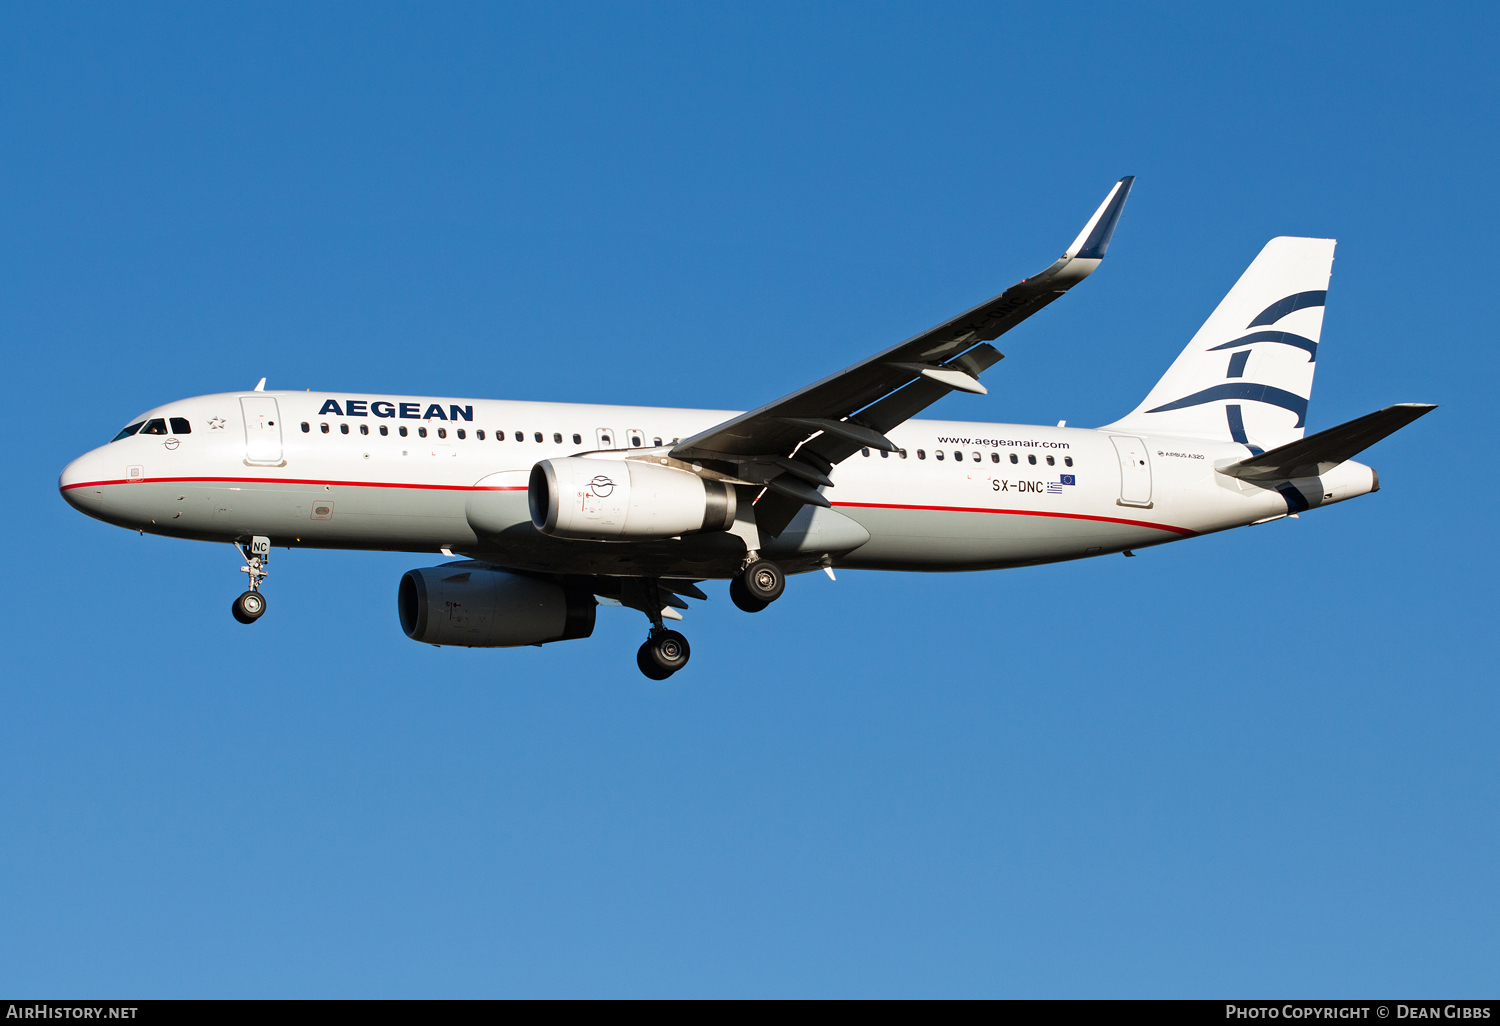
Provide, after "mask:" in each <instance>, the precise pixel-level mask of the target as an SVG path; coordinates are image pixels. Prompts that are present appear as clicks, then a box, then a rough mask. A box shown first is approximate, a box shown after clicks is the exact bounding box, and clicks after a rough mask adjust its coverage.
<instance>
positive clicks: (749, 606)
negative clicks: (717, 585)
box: [729, 577, 771, 613]
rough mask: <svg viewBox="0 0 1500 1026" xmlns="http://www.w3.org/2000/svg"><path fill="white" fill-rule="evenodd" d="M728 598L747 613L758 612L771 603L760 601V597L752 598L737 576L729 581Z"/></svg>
mask: <svg viewBox="0 0 1500 1026" xmlns="http://www.w3.org/2000/svg"><path fill="white" fill-rule="evenodd" d="M729 600H730V601H731V602H733V603H734V604H735V605H737V606H739V607H740V608H741V609H743V610H744V611H745V612H747V613H758V612H760V611H761V610H762V609H764V608H766V606H769V605H770V604H771V603H769V602H762V601H760V599H757V598H753V597H752V596H751V595H750V593H749V592H748V591H746V590H745V582H744V581H742V580H740V579H739V578H738V577H736V578H734V579H733V580H731V581H730V582H729Z"/></svg>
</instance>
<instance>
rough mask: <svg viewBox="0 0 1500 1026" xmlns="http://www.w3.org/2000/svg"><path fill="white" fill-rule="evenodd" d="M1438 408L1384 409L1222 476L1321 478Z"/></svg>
mask: <svg viewBox="0 0 1500 1026" xmlns="http://www.w3.org/2000/svg"><path fill="white" fill-rule="evenodd" d="M1435 409H1437V407H1436V406H1433V405H1429V404H1427V403H1398V404H1396V405H1395V406H1387V407H1386V408H1385V409H1383V410H1376V411H1375V412H1374V413H1369V414H1366V415H1365V416H1363V417H1357V418H1355V419H1354V420H1351V421H1349V422H1348V423H1347V424H1340V425H1339V426H1338V427H1331V428H1329V429H1328V430H1327V431H1319V432H1318V433H1317V434H1315V435H1309V436H1308V437H1306V438H1301V439H1298V440H1297V441H1295V442H1288V443H1287V444H1286V445H1283V446H1279V447H1277V448H1275V449H1272V450H1271V451H1270V452H1263V453H1261V454H1260V455H1258V456H1251V457H1250V458H1248V459H1243V460H1240V461H1239V462H1238V463H1231V464H1230V465H1229V466H1227V467H1220V468H1219V473H1221V474H1228V475H1229V476H1230V477H1241V478H1245V479H1246V480H1263V481H1264V480H1283V479H1287V480H1290V479H1292V478H1300V477H1317V476H1318V475H1320V474H1326V473H1328V471H1330V470H1332V469H1333V468H1334V467H1336V466H1338V465H1339V464H1340V463H1343V462H1344V461H1345V460H1351V459H1353V458H1354V457H1355V456H1356V455H1358V454H1359V453H1361V452H1363V451H1364V450H1366V449H1368V448H1369V447H1370V446H1372V445H1374V444H1375V443H1376V442H1378V441H1380V440H1381V439H1382V438H1384V437H1385V436H1386V435H1390V434H1394V433H1395V432H1397V431H1400V430H1401V429H1402V428H1404V427H1406V425H1408V424H1410V423H1411V422H1412V421H1414V420H1416V419H1417V418H1418V417H1421V416H1424V415H1425V414H1428V413H1431V412H1432V411H1433V410H1435Z"/></svg>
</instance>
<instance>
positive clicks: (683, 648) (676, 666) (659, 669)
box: [635, 630, 692, 680]
mask: <svg viewBox="0 0 1500 1026" xmlns="http://www.w3.org/2000/svg"><path fill="white" fill-rule="evenodd" d="M691 654H692V650H691V649H690V648H689V647H688V640H687V638H684V637H683V636H682V635H681V634H678V633H677V632H676V631H668V630H656V631H652V632H651V636H650V637H649V638H647V639H646V642H645V644H643V645H641V647H640V650H639V651H638V652H636V654H635V664H636V665H637V666H639V667H640V668H641V672H642V673H644V674H645V675H646V676H648V677H650V678H651V679H652V680H666V679H667V678H668V677H670V676H672V674H674V673H676V672H677V671H678V670H680V669H682V668H683V667H684V666H686V665H687V661H688V656H690V655H691Z"/></svg>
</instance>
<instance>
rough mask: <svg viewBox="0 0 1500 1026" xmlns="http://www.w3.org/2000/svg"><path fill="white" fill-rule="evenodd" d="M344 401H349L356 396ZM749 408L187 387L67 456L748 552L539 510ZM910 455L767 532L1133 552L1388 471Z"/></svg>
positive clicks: (193, 513) (178, 512)
mask: <svg viewBox="0 0 1500 1026" xmlns="http://www.w3.org/2000/svg"><path fill="white" fill-rule="evenodd" d="M335 410H336V411H337V412H334V411H335ZM732 416H734V414H733V413H732V412H730V411H723V410H693V409H668V408H655V407H636V406H596V405H583V404H571V403H532V402H511V401H497V400H474V399H462V400H454V399H435V398H430V397H424V398H413V397H410V396H369V395H349V394H340V393H327V392H319V393H312V392H244V393H225V394H221V395H210V396H200V397H197V398H193V399H184V400H181V401H179V402H173V403H169V404H166V405H164V406H162V407H159V408H158V409H155V410H152V411H150V412H148V413H146V414H143V415H142V416H141V417H140V418H138V420H140V421H145V422H148V423H149V422H150V421H153V420H157V419H160V420H162V421H163V422H164V423H166V424H168V425H170V424H171V418H178V419H179V426H180V421H181V420H186V421H187V422H188V424H189V426H190V428H191V430H190V431H189V432H186V433H184V432H181V431H172V430H170V427H169V429H168V433H166V434H143V433H137V434H134V435H131V436H129V437H125V438H121V439H119V440H117V441H114V442H111V443H109V444H106V445H103V446H100V447H99V448H97V449H95V450H93V451H91V452H89V453H87V454H85V455H84V456H82V457H80V458H79V459H77V460H75V461H73V462H72V463H71V464H69V465H68V467H67V468H66V469H65V470H64V471H63V474H62V478H61V480H60V483H59V487H60V488H61V490H62V494H63V495H64V497H65V498H66V499H67V500H68V502H69V503H71V504H72V505H73V506H75V507H77V508H78V509H79V510H82V511H83V512H85V513H87V514H89V515H90V516H93V517H96V518H98V519H100V520H104V521H106V522H108V523H112V524H117V525H119V526H122V527H127V528H131V529H135V530H140V531H149V532H152V533H154V534H161V535H170V536H178V537H186V538H197V539H202V540H210V541H223V542H229V541H235V540H244V539H248V538H249V537H251V536H253V535H261V536H265V537H269V538H270V539H271V540H272V544H274V545H277V546H282V545H285V546H290V547H296V546H306V547H321V548H352V549H385V550H406V551H415V552H439V551H444V550H447V551H448V552H451V553H462V554H464V555H469V556H473V557H474V558H479V559H484V560H488V561H490V562H493V563H496V564H499V565H503V566H510V567H514V568H516V569H522V570H534V571H542V572H548V573H554V574H603V575H611V574H613V575H638V574H661V575H678V576H691V577H696V578H710V577H730V576H733V575H734V574H735V573H737V572H738V570H739V568H740V566H741V564H742V561H743V556H744V546H743V545H742V544H739V543H738V542H737V541H735V542H734V544H726V542H727V541H734V540H733V539H726V538H725V536H723V535H722V534H721V535H718V536H715V537H709V536H705V535H685V536H683V537H681V538H673V539H666V540H663V541H655V542H635V543H607V542H577V541H566V540H559V539H554V538H548V537H546V536H545V535H542V534H541V533H540V532H538V531H537V530H536V529H535V528H534V527H533V526H532V523H531V517H530V513H529V510H528V506H527V502H526V490H525V489H526V477H527V473H528V472H529V471H530V469H531V468H532V466H533V465H535V464H536V463H537V461H539V460H543V459H553V458H558V457H564V456H573V455H577V454H580V453H587V452H596V451H600V450H605V451H615V452H618V451H619V450H631V449H639V450H646V449H651V448H655V447H658V446H666V447H670V446H671V444H672V443H673V441H674V440H676V439H680V438H687V437H689V436H692V435H694V434H695V433H697V432H700V431H703V430H705V429H707V428H710V427H712V426H713V425H715V424H719V423H722V422H723V421H725V420H727V419H728V418H730V417H732ZM889 437H890V438H891V440H892V441H893V442H895V443H896V444H897V445H899V446H901V447H902V449H903V450H904V453H905V455H904V456H902V455H900V454H896V453H891V454H885V453H881V452H879V451H876V450H868V451H867V452H865V453H863V454H860V453H856V454H855V455H854V456H853V457H851V458H849V459H848V460H846V461H845V462H844V463H842V464H840V465H839V466H837V467H835V468H834V470H833V472H832V475H831V476H832V479H833V481H834V483H835V486H836V487H834V488H832V489H828V490H826V495H827V498H828V499H829V500H830V501H831V502H832V503H833V510H832V511H829V510H823V509H819V508H817V507H812V506H808V507H805V508H804V509H803V510H802V512H801V513H800V514H799V515H798V517H797V519H796V520H794V521H793V522H792V524H791V526H790V527H788V528H787V529H786V530H785V531H783V532H782V533H781V534H780V536H779V537H777V538H776V539H763V546H762V547H763V551H764V552H765V553H767V555H768V556H772V557H774V558H777V559H778V560H780V561H781V562H782V563H783V565H785V567H786V569H787V570H788V572H799V571H806V570H811V569H816V568H817V567H819V566H830V565H831V566H843V567H856V568H869V569H889V570H918V571H961V570H982V569H992V568H997V567H1009V566H1022V565H1031V564H1036V563H1045V562H1053V561H1057V560H1065V559H1076V558H1081V557H1085V556H1093V555H1100V554H1105V553H1112V552H1119V551H1122V550H1125V549H1133V548H1141V547H1144V546H1148V545H1156V544H1160V543H1162V542H1168V541H1175V540H1177V539H1180V538H1186V537H1192V536H1194V535H1199V534H1206V533H1209V532H1213V531H1220V530H1224V529H1226V528H1230V527H1239V526H1243V525H1247V524H1252V523H1256V522H1259V521H1263V520H1266V519H1269V518H1273V517H1276V516H1280V515H1285V514H1287V513H1288V512H1289V510H1295V509H1300V508H1307V507H1315V506H1318V505H1325V504H1328V503H1331V502H1337V501H1340V500H1342V499H1346V498H1352V497H1353V496H1356V495H1362V494H1364V493H1366V492H1369V491H1372V490H1374V488H1376V487H1378V484H1377V482H1376V479H1375V477H1374V474H1373V472H1372V471H1371V470H1370V469H1369V468H1368V467H1365V466H1363V465H1361V464H1358V463H1355V462H1353V461H1349V462H1346V463H1344V464H1342V465H1340V466H1339V467H1337V468H1336V469H1335V470H1334V471H1332V472H1331V473H1330V474H1326V475H1324V476H1323V477H1321V478H1311V479H1307V480H1305V481H1297V482H1292V483H1291V484H1292V486H1294V487H1295V488H1296V489H1297V491H1298V493H1300V495H1301V497H1302V498H1301V501H1300V502H1299V501H1297V500H1296V497H1295V496H1293V497H1292V498H1291V499H1289V498H1288V495H1287V492H1286V485H1283V486H1282V490H1280V491H1278V490H1276V489H1275V488H1273V487H1269V486H1264V485H1257V484H1254V483H1251V482H1248V481H1244V480H1241V479H1239V478H1236V477H1231V476H1227V475H1223V474H1219V473H1217V472H1216V470H1215V466H1216V464H1217V465H1220V466H1222V465H1226V464H1227V463H1230V462H1233V461H1235V460H1239V459H1242V458H1244V457H1245V456H1246V455H1247V449H1246V447H1245V446H1243V445H1240V444H1237V443H1232V442H1222V441H1210V440H1203V439H1190V438H1166V437H1144V438H1143V437H1140V436H1134V435H1124V434H1121V433H1119V432H1112V431H1107V430H1095V429H1082V428H1065V427H1036V426H1021V425H1008V424H977V423H968V422H961V421H939V420H911V421H908V422H907V423H905V424H903V425H901V426H900V427H898V428H895V429H894V430H892V431H890V432H889Z"/></svg>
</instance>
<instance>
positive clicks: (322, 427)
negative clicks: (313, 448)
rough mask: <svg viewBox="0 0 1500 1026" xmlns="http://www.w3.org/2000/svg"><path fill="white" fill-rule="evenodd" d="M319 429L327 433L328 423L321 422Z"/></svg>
mask: <svg viewBox="0 0 1500 1026" xmlns="http://www.w3.org/2000/svg"><path fill="white" fill-rule="evenodd" d="M318 430H319V431H321V432H323V433H324V434H325V435H326V434H328V425H327V424H319V425H318Z"/></svg>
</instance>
